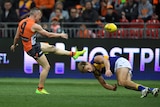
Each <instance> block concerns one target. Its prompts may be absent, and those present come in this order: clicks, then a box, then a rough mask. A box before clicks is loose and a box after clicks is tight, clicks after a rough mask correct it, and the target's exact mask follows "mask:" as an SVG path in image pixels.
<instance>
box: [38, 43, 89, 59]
mask: <svg viewBox="0 0 160 107" xmlns="http://www.w3.org/2000/svg"><path fill="white" fill-rule="evenodd" d="M40 44H41V50H42V51H43V52H53V53H55V54H58V55H67V56H71V57H73V58H74V59H77V58H78V57H79V56H80V55H83V54H84V53H85V52H86V51H85V50H82V51H76V52H71V51H67V50H62V49H59V48H56V47H55V46H54V45H49V44H48V43H40Z"/></svg>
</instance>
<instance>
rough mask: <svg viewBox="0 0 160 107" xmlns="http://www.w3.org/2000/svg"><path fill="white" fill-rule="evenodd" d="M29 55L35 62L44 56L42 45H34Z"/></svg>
mask: <svg viewBox="0 0 160 107" xmlns="http://www.w3.org/2000/svg"><path fill="white" fill-rule="evenodd" d="M27 54H28V55H29V56H31V57H33V58H34V59H35V60H37V58H39V57H41V56H42V55H43V52H42V50H41V45H40V43H39V42H38V43H36V44H35V45H32V49H31V50H30V51H28V52H27Z"/></svg>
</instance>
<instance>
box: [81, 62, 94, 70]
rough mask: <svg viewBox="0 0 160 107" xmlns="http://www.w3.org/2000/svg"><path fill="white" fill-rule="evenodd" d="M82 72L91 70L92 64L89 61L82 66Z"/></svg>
mask: <svg viewBox="0 0 160 107" xmlns="http://www.w3.org/2000/svg"><path fill="white" fill-rule="evenodd" d="M83 71H84V72H93V66H92V64H91V63H89V62H87V63H86V65H85V66H84V67H83Z"/></svg>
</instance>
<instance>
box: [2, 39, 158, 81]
mask: <svg viewBox="0 0 160 107" xmlns="http://www.w3.org/2000/svg"><path fill="white" fill-rule="evenodd" d="M38 41H43V42H49V43H50V44H53V45H55V44H56V43H59V44H61V47H63V46H64V48H65V49H67V50H73V51H74V47H75V46H77V48H78V49H80V50H81V49H84V48H85V49H87V53H86V55H85V56H86V57H84V56H82V57H80V58H79V59H77V60H76V62H74V60H73V59H72V58H70V57H67V56H58V55H55V54H51V53H50V54H47V55H46V56H47V58H48V60H49V62H50V64H51V70H50V73H49V76H48V77H49V78H86V79H92V78H93V77H94V76H93V75H92V74H85V75H84V74H81V73H80V72H79V71H78V70H77V68H76V64H77V63H78V62H79V61H81V60H88V56H89V55H90V56H91V52H92V54H95V53H98V52H102V53H105V52H107V54H109V55H113V53H110V52H111V50H112V51H113V49H115V50H114V52H115V53H116V54H117V53H119V49H122V50H121V51H122V54H119V55H121V56H124V57H126V58H127V59H128V58H129V56H130V59H132V58H133V56H134V58H133V75H134V76H133V79H136V80H160V70H159V67H160V64H159V63H160V58H159V56H160V51H159V49H160V48H159V46H160V42H159V40H158V39H157V40H152V39H91V38H90V39H87V38H85V39H82V38H78V39H77V38H71V39H68V40H65V39H53V38H51V39H46V38H38ZM12 42H13V39H12V38H1V39H0V77H27V78H38V77H39V66H38V65H37V64H33V72H27V71H26V69H27V68H25V66H26V65H27V64H28V65H32V63H33V61H34V60H33V59H32V58H31V59H32V60H29V59H30V58H29V57H24V56H25V55H24V52H23V51H22V45H21V43H19V44H20V45H19V46H18V48H17V49H16V52H14V53H13V52H11V51H10V45H11V44H12ZM97 47H100V48H101V49H96V48H97ZM142 48H143V49H148V50H150V51H151V52H147V51H146V53H145V56H144V55H143V53H144V52H142ZM124 49H131V50H132V49H139V52H137V53H136V52H135V53H134V54H132V55H131V54H128V53H127V52H124ZM155 50H158V51H155ZM151 53H153V54H151ZM141 54H142V55H143V56H141ZM152 55H153V56H152ZM142 57H144V58H145V59H148V58H151V60H150V61H149V62H146V63H145V64H144V66H143V65H142V64H140V62H143V61H142ZM26 63H27V64H26ZM57 63H58V64H60V66H57V65H56V64H57ZM74 65H75V66H74ZM155 65H156V66H157V67H156V69H157V70H156V69H155ZM74 67H75V68H74ZM143 67H144V69H143ZM29 71H32V70H31V68H29ZM107 79H115V76H113V77H111V78H107Z"/></svg>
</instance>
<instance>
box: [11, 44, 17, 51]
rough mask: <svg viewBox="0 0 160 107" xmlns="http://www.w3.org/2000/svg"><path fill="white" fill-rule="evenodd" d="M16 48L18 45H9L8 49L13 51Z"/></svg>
mask: <svg viewBox="0 0 160 107" xmlns="http://www.w3.org/2000/svg"><path fill="white" fill-rule="evenodd" d="M17 46H18V44H16V45H11V47H10V49H11V51H13V52H14V51H15V48H16V47H17Z"/></svg>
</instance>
